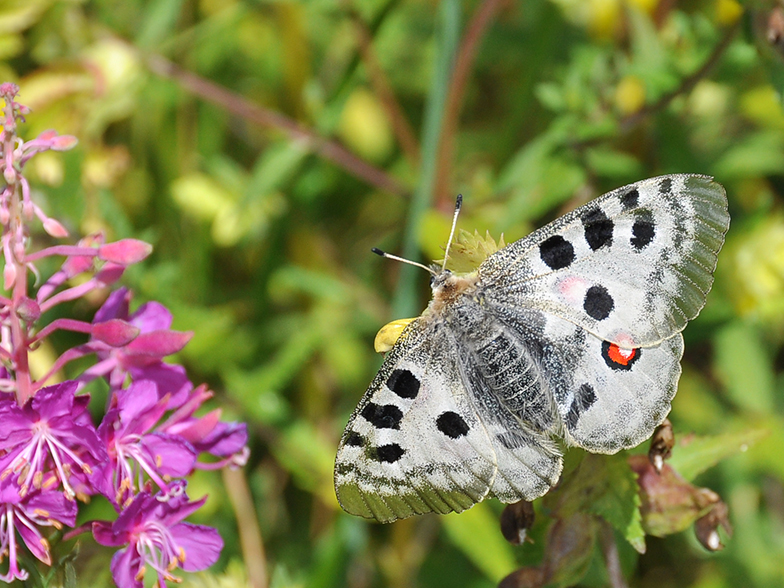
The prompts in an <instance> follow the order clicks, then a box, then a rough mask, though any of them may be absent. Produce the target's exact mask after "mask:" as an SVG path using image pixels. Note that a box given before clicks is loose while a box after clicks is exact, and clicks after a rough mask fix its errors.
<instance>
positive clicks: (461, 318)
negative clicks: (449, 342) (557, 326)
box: [449, 296, 556, 432]
mask: <svg viewBox="0 0 784 588" xmlns="http://www.w3.org/2000/svg"><path fill="white" fill-rule="evenodd" d="M451 310H452V312H451V313H450V319H451V320H450V321H449V322H450V326H451V327H452V329H454V331H455V332H457V333H459V336H460V341H461V347H462V349H461V355H463V357H462V360H463V362H464V363H465V364H468V365H473V366H476V370H475V371H474V372H473V374H474V375H475V377H473V378H471V380H472V381H471V391H472V393H473V394H474V395H475V396H481V395H482V394H485V393H488V392H489V393H490V394H492V395H493V396H495V397H496V398H497V400H498V402H499V403H500V405H501V407H502V408H503V409H504V410H506V411H508V412H509V413H510V414H511V415H512V416H513V417H514V418H515V419H517V420H519V421H521V422H522V423H524V424H525V425H527V426H529V427H530V428H532V429H533V430H536V431H540V432H548V431H550V430H551V429H552V428H553V425H554V423H555V420H556V418H555V414H556V408H555V404H554V402H553V400H552V394H551V392H550V391H549V390H548V389H547V387H546V384H545V381H544V378H543V373H542V368H541V366H540V365H539V362H538V361H537V359H536V358H535V357H534V356H533V354H532V353H531V350H529V349H528V348H527V347H526V345H525V342H524V339H523V338H521V337H520V335H519V334H518V333H516V332H512V331H511V330H510V329H509V328H508V327H507V326H506V325H504V324H503V323H502V322H501V321H500V320H499V319H498V318H497V317H496V316H495V315H494V314H492V313H490V312H487V310H486V309H485V308H483V307H482V305H481V304H480V302H479V300H478V299H476V298H472V297H468V296H466V297H464V299H463V300H462V302H461V303H459V304H455V305H454V306H453V308H452V309H451Z"/></svg>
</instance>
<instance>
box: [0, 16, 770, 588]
mask: <svg viewBox="0 0 784 588" xmlns="http://www.w3.org/2000/svg"><path fill="white" fill-rule="evenodd" d="M783 40H784V11H782V8H781V7H780V6H778V4H777V3H776V2H775V1H772V0H771V1H765V0H756V1H754V2H751V1H750V0H749V2H740V1H736V0H689V1H681V2H670V1H666V0H520V1H518V2H512V1H495V0H470V1H468V0H466V1H463V2H459V1H458V0H439V1H435V0H431V1H430V2H423V1H420V0H408V1H395V0H311V1H304V0H302V1H297V0H288V1H283V0H280V1H275V0H266V1H255V2H253V1H250V0H247V1H240V0H234V1H232V0H229V1H227V0H200V1H193V0H150V1H142V0H122V1H119V0H89V1H88V0H82V1H80V0H69V1H59V2H57V1H54V0H16V1H7V2H3V3H0V56H2V61H1V62H0V79H2V80H7V81H14V82H17V83H18V84H19V85H20V87H21V94H20V98H19V99H20V101H22V102H23V103H25V104H27V105H29V106H30V107H31V108H33V110H34V111H35V117H33V118H31V121H30V125H29V126H28V128H26V129H23V131H22V132H23V133H25V134H26V136H27V137H32V136H34V135H35V134H36V133H38V132H39V131H41V130H42V129H44V128H56V129H57V130H58V131H59V132H60V133H63V134H74V135H76V136H77V137H78V138H79V140H80V144H79V146H78V148H77V149H76V150H74V151H72V152H69V153H67V154H65V155H62V154H58V155H57V156H47V155H42V156H40V157H38V158H37V159H36V160H35V161H34V162H33V164H34V166H35V167H34V168H33V169H32V170H31V172H32V179H33V181H34V182H37V186H39V189H40V190H41V191H42V192H43V193H44V196H45V197H46V198H47V199H48V205H49V206H50V207H51V212H52V213H53V216H56V217H57V218H65V219H69V220H70V222H71V223H72V226H73V227H75V228H78V229H79V231H80V232H90V231H95V230H104V231H106V232H107V233H108V234H109V236H110V238H111V239H116V238H121V237H129V236H134V237H138V238H142V239H144V240H146V241H149V242H151V243H153V244H154V245H155V253H154V254H153V256H152V257H151V258H150V259H149V261H148V262H147V263H146V264H144V267H142V268H137V269H136V270H135V271H133V272H129V273H128V275H127V278H126V279H127V280H128V282H129V285H130V286H132V287H133V288H134V289H135V290H136V291H137V293H138V294H139V296H138V298H139V300H140V301H141V300H143V299H144V298H149V299H156V300H160V301H161V302H162V303H164V304H165V305H166V306H168V307H169V308H171V309H172V311H173V313H174V317H175V325H174V328H176V329H180V330H194V331H195V336H194V339H193V341H192V342H191V344H190V345H189V346H188V347H187V348H186V350H185V352H184V356H183V357H181V358H179V359H181V361H182V362H184V363H186V364H188V366H189V373H190V374H191V375H192V379H193V380H194V381H199V380H204V381H206V382H208V383H209V384H210V385H211V387H212V388H213V389H214V390H215V391H216V401H215V402H216V405H220V406H222V407H223V409H224V411H225V412H226V413H228V414H227V416H228V417H229V418H231V419H235V418H241V419H244V420H246V421H247V422H248V423H249V426H250V430H251V431H252V435H253V444H252V446H251V447H252V454H251V459H250V463H249V465H248V467H247V468H246V469H245V471H244V476H239V477H232V478H231V479H229V480H225V481H224V480H223V479H222V478H221V477H220V475H219V474H214V475H213V474H209V473H205V474H203V475H200V476H199V477H197V479H196V480H195V481H194V483H193V484H192V485H191V487H190V492H189V493H190V494H191V495H192V496H194V497H198V496H200V495H202V494H204V493H209V495H210V499H209V501H208V503H207V507H206V508H205V509H203V511H204V513H205V514H203V515H201V516H202V519H200V520H199V521H197V522H201V523H207V524H212V525H215V526H217V527H218V528H219V530H220V531H221V533H222V535H223V537H224V538H225V540H226V548H225V550H224V553H223V557H222V559H221V562H220V563H219V564H218V566H216V567H215V568H214V569H213V570H211V572H210V573H208V574H202V575H198V576H191V577H187V578H186V580H185V584H184V585H186V586H199V587H202V586H203V587H210V588H212V587H216V588H217V587H221V588H224V587H226V588H228V587H235V586H245V585H250V583H251V582H252V581H254V579H258V578H265V577H269V578H270V582H271V585H272V586H275V587H280V588H283V587H288V586H310V587H322V588H328V587H344V586H348V587H357V588H364V587H366V586H394V587H405V586H412V585H418V586H422V587H433V588H436V587H447V586H450V587H451V586H471V587H479V586H492V585H495V584H496V583H497V582H498V581H499V580H500V579H501V578H502V577H504V576H506V575H507V574H509V573H511V572H512V571H513V570H514V569H516V568H524V567H526V568H531V569H533V568H536V566H540V565H542V562H543V561H545V558H550V559H549V560H546V561H549V562H550V563H552V562H553V561H554V558H557V557H559V553H562V554H567V553H568V552H566V551H563V552H558V551H557V550H551V551H550V552H549V553H545V552H546V551H547V546H548V544H550V545H553V544H556V543H557V542H558V541H560V542H561V544H563V543H564V542H567V541H573V545H578V546H579V547H580V549H581V550H582V551H579V550H578V551H579V557H577V556H574V557H571V559H569V561H568V562H563V561H562V562H556V563H557V564H558V566H560V567H557V569H558V570H559V574H560V575H556V576H553V577H552V578H550V581H552V582H554V583H556V584H558V585H568V584H570V583H575V582H579V583H580V584H581V585H584V586H601V585H605V584H606V583H607V582H608V578H607V575H606V574H607V573H606V571H605V568H604V566H603V564H602V560H603V555H602V553H603V550H602V547H606V541H603V545H602V546H600V545H598V544H597V543H596V542H595V541H594V539H593V537H594V535H593V534H589V531H590V532H591V533H593V532H594V531H596V529H593V526H596V525H597V524H598V523H597V522H596V521H597V520H598V519H594V518H589V517H587V515H585V514H581V513H580V512H577V513H576V514H573V515H571V516H573V517H577V518H578V519H579V520H578V521H577V522H576V523H575V522H574V521H575V520H576V519H569V520H572V524H571V526H570V525H568V524H566V523H565V522H564V521H566V520H567V519H566V518H564V517H566V514H565V513H566V511H563V510H562V511H560V513H559V512H555V513H553V512H552V511H553V510H554V509H555V510H556V511H557V507H556V506H554V505H555V504H556V502H557V500H558V496H554V497H553V498H550V499H549V500H550V503H548V499H545V501H544V504H545V507H542V506H541V504H540V503H541V502H542V501H538V502H537V504H536V508H537V517H536V522H535V524H534V527H533V528H532V529H530V532H529V533H528V535H529V536H530V537H532V538H533V543H524V544H523V545H521V546H512V545H510V544H507V543H506V542H504V541H503V538H502V536H501V534H500V532H499V530H498V516H499V514H500V513H501V510H502V506H501V505H500V504H498V503H496V502H493V501H491V502H488V503H483V504H481V505H479V506H477V507H475V508H474V509H472V510H471V511H468V512H467V513H464V514H462V515H450V516H447V517H437V516H435V515H431V516H426V517H419V518H417V519H413V520H405V521H401V522H398V523H395V524H393V525H389V526H379V525H375V524H371V523H368V522H366V521H364V520H359V519H356V518H352V517H350V516H348V515H346V514H344V513H343V512H342V511H341V510H340V508H339V506H338V505H337V502H336V500H335V497H334V492H333V490H332V460H333V457H334V451H335V448H336V446H337V442H338V439H339V436H340V433H341V431H342V428H343V426H344V424H345V422H346V420H347V418H348V415H349V414H350V411H351V410H352V408H353V407H354V406H355V404H356V402H357V401H358V399H359V397H360V395H361V393H362V392H363V391H364V389H365V387H366V385H367V384H368V383H369V382H370V380H371V378H372V376H373V374H374V373H375V370H376V369H377V368H378V366H379V364H380V357H379V356H378V355H376V354H375V353H374V352H373V336H374V334H375V332H376V330H377V329H378V328H379V327H380V326H382V325H383V324H384V323H386V322H387V321H388V320H391V319H395V318H402V317H404V316H415V315H416V314H417V313H418V312H419V311H420V310H421V309H422V308H423V306H424V304H425V302H426V299H427V295H428V290H427V276H426V275H425V274H424V272H422V271H421V270H416V269H415V268H409V267H403V266H400V265H399V264H394V263H391V262H388V261H384V260H381V259H379V258H378V257H376V256H373V255H371V254H370V251H369V250H370V248H371V247H373V246H376V247H380V248H382V249H385V250H389V251H392V252H396V253H404V254H405V255H408V256H410V257H414V258H416V259H418V260H421V261H425V262H428V261H430V260H432V259H438V258H440V257H443V250H442V249H441V248H442V247H443V245H444V243H445V240H446V237H447V233H448V227H449V223H450V221H451V208H452V205H453V202H454V196H455V194H457V193H458V192H461V193H463V194H464V196H465V205H464V212H463V214H462V216H461V218H460V222H459V225H460V227H462V228H465V229H467V230H469V231H470V232H471V233H473V231H474V230H475V229H476V230H478V231H479V233H480V234H481V235H484V234H485V231H486V230H489V231H490V233H491V234H492V235H493V237H494V238H495V239H496V240H497V239H498V238H499V237H500V235H501V233H503V235H504V239H505V242H507V243H508V242H511V241H513V240H515V239H517V238H519V237H521V236H523V235H525V234H526V233H527V232H529V231H530V230H531V229H532V228H535V227H536V226H539V225H541V224H543V223H544V222H546V221H548V220H551V219H553V218H555V216H557V215H558V214H560V213H562V212H564V211H566V210H568V209H571V208H573V207H575V206H577V205H579V204H581V203H583V202H585V201H586V200H588V199H590V198H592V197H594V196H597V195H599V194H601V193H603V192H605V191H607V190H609V189H612V188H614V187H618V186H620V185H623V184H625V183H629V182H631V181H635V180H639V179H642V178H644V177H648V176H653V175H657V174H662V173H674V172H694V173H705V174H710V175H714V176H715V177H716V179H717V180H718V181H719V182H721V183H723V184H724V185H725V186H726V188H727V191H728V194H729V200H730V212H731V215H732V226H731V228H730V233H729V235H728V239H727V244H726V246H725V249H724V250H723V251H722V254H721V256H720V259H719V267H718V269H717V281H716V284H715V286H714V288H713V291H712V292H711V294H710V296H709V299H708V304H707V306H706V308H705V309H704V310H703V312H702V314H701V315H700V316H699V318H698V319H696V320H695V321H693V322H692V323H690V325H689V327H688V328H687V329H686V331H685V333H684V335H685V339H686V353H685V357H684V362H683V364H684V373H683V376H682V378H681V383H680V389H679V392H678V395H677V397H676V399H675V401H674V404H673V411H672V413H671V420H672V422H673V425H674V428H675V433H676V437H677V438H678V439H680V440H681V441H682V447H683V449H682V452H681V453H680V454H679V451H681V449H680V448H681V445H678V446H676V448H675V450H674V457H673V462H672V463H673V464H674V465H673V467H674V468H675V469H676V470H677V469H678V468H679V467H680V468H683V470H682V475H683V476H684V477H685V478H686V479H688V480H689V482H693V483H694V484H695V485H696V486H701V487H708V488H710V489H712V490H713V491H715V492H716V493H718V495H719V496H720V497H721V498H722V500H723V501H724V502H725V503H726V504H727V505H728V507H729V516H730V520H731V522H732V525H733V527H734V534H733V535H732V537H731V538H729V537H727V536H726V535H722V541H723V542H724V543H725V544H726V549H724V550H723V551H721V552H718V553H715V554H710V553H708V552H707V551H706V550H705V549H703V548H702V547H701V546H700V544H699V543H698V542H697V540H696V539H695V537H694V533H693V531H692V530H691V529H688V530H686V531H684V532H682V533H677V534H674V535H670V536H668V537H666V538H663V539H659V538H655V537H651V536H646V537H644V538H643V537H642V536H641V535H642V534H641V529H642V528H643V527H642V526H641V525H643V526H644V524H645V521H642V522H641V521H640V520H639V518H636V517H637V515H635V513H634V512H633V511H632V510H628V509H629V507H630V506H631V504H632V503H633V501H634V496H633V494H634V493H633V492H632V490H633V485H632V483H633V481H634V476H633V475H632V474H631V473H629V472H630V470H627V469H624V463H625V462H623V461H622V460H621V461H614V460H620V458H611V459H608V460H607V461H604V462H602V464H603V465H602V466H601V467H602V468H607V471H608V472H610V470H613V468H615V469H617V470H618V471H619V472H620V473H619V474H617V475H618V476H619V477H618V478H617V479H618V480H622V481H623V480H625V482H623V484H625V485H623V484H621V486H620V487H617V488H613V492H614V493H615V494H616V495H617V497H618V500H617V501H616V502H615V503H612V502H607V500H606V497H607V494H606V493H605V494H604V495H603V496H604V502H601V503H597V504H592V505H591V506H590V509H589V510H590V511H591V512H592V513H593V514H597V515H599V516H602V517H604V519H605V520H607V521H608V522H609V524H610V527H608V528H614V529H615V531H610V533H611V536H610V542H612V533H615V544H616V545H617V549H618V554H619V557H620V562H621V568H622V570H623V572H624V574H625V575H626V577H627V578H629V579H630V582H631V583H632V584H633V585H635V586H642V587H648V586H651V587H653V586H656V587H657V588H662V587H668V586H672V587H675V586H678V587H693V588H723V587H735V586H745V587H760V588H762V587H764V588H769V587H776V586H784V377H783V376H782V374H783V373H784V369H783V368H784V110H783V109H782V91H784V52H782V47H784V41H783ZM472 43H474V44H473V45H472ZM471 47H473V49H471ZM458 54H459V55H460V56H461V57H460V58H459V59H457V57H456V56H457V55H458ZM164 58H165V59H166V60H169V61H170V62H173V63H176V64H177V66H178V67H177V68H176V69H172V68H170V67H169V62H167V61H163V59H164ZM455 67H457V68H458V70H457V71H459V72H460V73H459V74H453V72H454V71H455ZM460 68H462V69H460ZM194 76H195V77H194ZM243 100H244V101H245V102H243ZM95 303H96V304H98V303H99V301H95ZM392 309H394V311H393V310H392ZM83 311H84V313H85V315H87V314H88V311H89V309H86V308H85V309H83ZM48 353H49V355H51V351H49V352H48ZM46 358H47V350H46V349H42V350H41V355H40V362H41V363H42V364H45V363H46V361H47V359H46ZM692 434H695V435H697V437H695V438H694V440H693V443H694V444H693V445H691V446H690V445H689V441H690V440H692V438H691V435H692ZM689 447H691V449H688V450H687V448H689ZM567 457H568V459H569V460H572V461H574V463H577V462H579V458H580V457H582V454H581V452H579V451H577V450H572V451H570V452H569V453H568V454H567ZM591 459H594V458H591ZM710 466H712V467H710ZM586 467H587V466H586ZM584 469H585V468H584ZM575 471H576V472H577V473H576V474H575V475H578V474H579V469H577V470H575ZM685 472H688V473H685ZM607 475H608V476H610V477H611V476H614V475H615V474H613V473H612V472H610V473H608V474H607ZM583 478H585V479H583V481H582V482H581V483H583V484H586V486H585V488H586V489H587V490H586V491H587V492H588V491H595V484H596V483H598V482H599V481H601V480H593V481H592V479H591V477H590V476H583ZM684 483H685V482H684ZM548 504H549V505H550V506H547V505H548ZM560 504H561V505H562V506H563V505H564V504H566V505H567V506H568V504H569V503H568V501H567V502H562V503H560ZM95 508H100V507H99V506H97V505H96V507H95ZM570 508H571V507H570ZM567 510H568V509H567ZM553 514H555V516H556V517H557V520H558V521H559V522H558V523H556V524H553V521H554V520H556V519H554V518H553V517H552V516H551V515H553ZM94 516H95V517H98V516H99V515H98V514H97V513H96V514H95V515H94ZM558 517H560V518H558ZM691 520H692V519H690V521H691ZM580 521H582V522H580ZM690 521H689V522H690ZM575 525H576V526H575ZM575 529H578V530H577V531H575ZM601 532H602V533H604V534H603V535H602V537H604V539H607V537H606V535H607V529H604V530H603V531H601ZM569 533H571V535H569ZM624 537H625V538H626V539H628V541H627V540H626V539H624ZM259 539H261V542H259ZM643 541H644V543H645V545H646V547H647V551H646V553H645V554H644V555H640V554H638V553H637V552H636V551H635V550H634V548H633V547H632V545H635V546H636V547H638V548H640V547H641V542H643ZM243 546H244V550H243ZM101 553H102V552H99V551H97V550H96V549H95V546H93V545H92V544H91V543H90V541H89V540H88V539H84V540H83V541H82V544H81V546H80V555H79V557H78V558H77V560H76V562H75V570H76V573H77V578H78V582H77V584H78V585H94V586H103V585H107V583H108V582H110V579H109V574H108V561H107V560H106V559H101V555H100V554H101ZM575 553H577V552H575ZM564 557H565V556H564ZM548 565H549V564H548ZM553 565H555V564H553ZM532 578H533V576H531V577H529V578H528V579H529V580H531V582H533V581H534V580H536V578H533V579H532ZM524 579H525V578H524ZM538 580H539V581H540V580H542V577H541V575H540V576H538ZM257 585H262V584H257ZM520 585H522V584H520ZM530 585H538V584H530Z"/></svg>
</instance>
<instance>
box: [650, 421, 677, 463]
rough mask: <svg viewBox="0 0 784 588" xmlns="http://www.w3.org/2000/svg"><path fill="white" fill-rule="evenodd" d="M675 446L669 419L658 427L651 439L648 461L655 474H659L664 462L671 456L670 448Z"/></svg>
mask: <svg viewBox="0 0 784 588" xmlns="http://www.w3.org/2000/svg"><path fill="white" fill-rule="evenodd" d="M674 446H675V434H674V433H673V432H672V424H671V423H670V420H669V419H664V422H663V423H662V424H661V425H659V426H658V427H657V428H656V430H655V431H654V432H653V437H651V448H650V449H649V450H648V459H649V460H650V462H651V464H652V465H653V467H654V468H655V469H656V471H657V472H659V473H661V470H662V466H664V460H665V459H668V458H669V457H670V455H672V448H673V447H674Z"/></svg>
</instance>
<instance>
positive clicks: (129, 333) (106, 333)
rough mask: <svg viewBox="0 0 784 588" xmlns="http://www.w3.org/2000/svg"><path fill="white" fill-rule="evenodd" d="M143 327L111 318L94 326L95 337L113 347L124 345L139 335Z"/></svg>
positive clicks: (93, 333) (92, 333)
mask: <svg viewBox="0 0 784 588" xmlns="http://www.w3.org/2000/svg"><path fill="white" fill-rule="evenodd" d="M140 332H141V329H139V327H135V326H133V325H132V324H131V323H129V322H127V321H124V320H122V319H110V320H108V321H105V322H102V323H96V324H94V325H93V327H92V331H91V333H90V334H91V335H92V336H93V338H95V339H97V340H99V341H102V342H103V343H106V344H107V345H109V346H111V347H123V346H125V345H128V343H130V342H131V341H133V340H134V339H136V337H138V336H139V333H140Z"/></svg>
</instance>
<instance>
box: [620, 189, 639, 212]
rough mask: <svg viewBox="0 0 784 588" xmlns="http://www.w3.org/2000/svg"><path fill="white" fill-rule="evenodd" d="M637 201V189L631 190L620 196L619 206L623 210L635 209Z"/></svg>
mask: <svg viewBox="0 0 784 588" xmlns="http://www.w3.org/2000/svg"><path fill="white" fill-rule="evenodd" d="M639 200H640V193H639V192H638V191H637V188H632V189H631V190H629V191H628V192H626V193H625V194H621V206H623V209H624V210H630V209H632V208H635V207H636V206H637V202H639Z"/></svg>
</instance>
